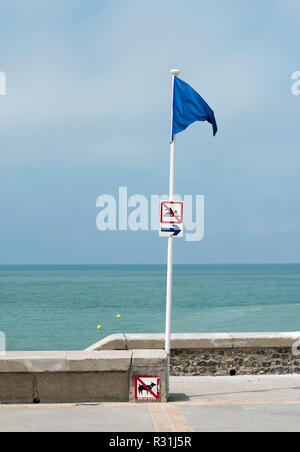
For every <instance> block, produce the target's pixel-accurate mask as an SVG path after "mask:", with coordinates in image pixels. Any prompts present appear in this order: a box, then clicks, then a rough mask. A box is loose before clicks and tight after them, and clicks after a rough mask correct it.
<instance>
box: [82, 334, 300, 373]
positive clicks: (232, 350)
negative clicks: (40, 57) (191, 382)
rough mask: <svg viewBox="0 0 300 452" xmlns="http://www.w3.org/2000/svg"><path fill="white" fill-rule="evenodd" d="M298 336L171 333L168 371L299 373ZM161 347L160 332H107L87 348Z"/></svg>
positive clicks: (161, 338)
mask: <svg viewBox="0 0 300 452" xmlns="http://www.w3.org/2000/svg"><path fill="white" fill-rule="evenodd" d="M299 339H300V332H296V333H232V334H173V335H172V340H171V375H173V376H225V375H274V374H278V375H284V374H300V351H299V349H300V342H299V344H297V342H298V341H299ZM297 345H299V349H298V348H297ZM163 348H164V336H163V335H161V334H120V335H113V336H109V337H107V338H105V339H103V340H102V341H100V342H98V343H97V344H95V345H93V346H92V347H90V348H89V349H88V350H90V351H93V350H112V349H114V350H134V349H163Z"/></svg>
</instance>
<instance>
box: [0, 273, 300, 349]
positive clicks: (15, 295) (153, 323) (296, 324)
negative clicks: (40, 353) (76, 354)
mask: <svg viewBox="0 0 300 452" xmlns="http://www.w3.org/2000/svg"><path fill="white" fill-rule="evenodd" d="M165 280H166V268H165V267H164V266H159V265H153V266H146V265H145V266H36V267H29V266H28V267H17V266H14V267H5V266H2V267H1V266H0V307H1V311H0V331H3V332H4V333H5V334H6V336H7V348H8V350H74V349H83V348H85V347H88V346H89V345H91V344H93V343H94V342H96V341H98V340H100V339H101V338H103V337H105V336H108V335H110V334H113V333H120V332H127V333H147V332H148V333H150V332H151V333H161V332H163V331H164V325H165ZM117 314H121V315H122V318H121V320H118V319H117ZM98 324H101V325H102V331H101V332H100V333H99V332H98V331H97V325H98ZM299 330H300V265H190V266H189V265H185V266H184V265H182V266H181V265H178V266H175V269H174V300H173V318H172V331H173V332H246V331H247V332H251V331H299Z"/></svg>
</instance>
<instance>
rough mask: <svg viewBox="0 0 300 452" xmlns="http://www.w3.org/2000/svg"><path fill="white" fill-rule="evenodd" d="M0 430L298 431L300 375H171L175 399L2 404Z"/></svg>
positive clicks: (299, 419) (0, 408)
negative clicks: (136, 402)
mask: <svg viewBox="0 0 300 452" xmlns="http://www.w3.org/2000/svg"><path fill="white" fill-rule="evenodd" d="M0 431H1V432H4V431H5V432H7V431H10V432H13V431H69V432H70V431H104V432H116V431H120V432H190V431H198V432H206V431H209V432H213V431H226V432H228V431H268V432H274V431H275V432H277V431H283V432H288V431H298V432H299V431H300V376H296V375H292V376H262V377H258V376H255V377H245V376H243V377H215V378H212V377H173V378H171V402H170V403H168V404H161V405H149V404H142V405H130V404H128V403H123V404H122V403H99V404H80V405H77V404H76V405H26V406H25V405H2V406H0Z"/></svg>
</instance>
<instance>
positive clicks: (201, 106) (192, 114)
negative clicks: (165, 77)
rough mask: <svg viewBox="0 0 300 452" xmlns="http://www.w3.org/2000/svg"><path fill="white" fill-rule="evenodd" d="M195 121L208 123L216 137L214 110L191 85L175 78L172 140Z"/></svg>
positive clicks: (216, 128)
mask: <svg viewBox="0 0 300 452" xmlns="http://www.w3.org/2000/svg"><path fill="white" fill-rule="evenodd" d="M195 121H208V122H209V123H210V124H212V127H213V133H214V136H215V135H216V133H217V131H218V127H217V123H216V120H215V115H214V112H213V110H212V109H211V108H210V106H209V105H207V103H206V102H205V100H204V99H202V97H201V96H200V94H198V93H197V92H196V91H195V90H194V89H193V88H192V87H191V86H190V85H188V84H187V83H185V82H183V81H182V80H181V79H180V78H178V77H174V97H173V124H172V140H173V137H174V135H176V134H177V133H179V132H182V131H183V130H185V129H186V128H187V127H188V126H189V125H191V124H192V123H193V122H195Z"/></svg>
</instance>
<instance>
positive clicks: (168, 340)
mask: <svg viewBox="0 0 300 452" xmlns="http://www.w3.org/2000/svg"><path fill="white" fill-rule="evenodd" d="M171 74H172V96H171V99H172V101H171V112H172V113H171V135H172V131H173V130H172V129H173V97H174V78H175V76H178V75H179V74H180V71H178V70H177V69H172V71H171ZM175 154H176V137H174V138H173V140H172V142H171V151H170V193H169V201H173V199H174V182H175ZM172 280H173V238H172V237H169V239H168V267H167V309H166V344H165V350H166V353H167V357H168V371H167V372H168V374H167V384H168V388H167V391H168V392H169V376H170V352H171V312H172Z"/></svg>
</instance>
